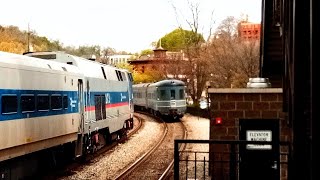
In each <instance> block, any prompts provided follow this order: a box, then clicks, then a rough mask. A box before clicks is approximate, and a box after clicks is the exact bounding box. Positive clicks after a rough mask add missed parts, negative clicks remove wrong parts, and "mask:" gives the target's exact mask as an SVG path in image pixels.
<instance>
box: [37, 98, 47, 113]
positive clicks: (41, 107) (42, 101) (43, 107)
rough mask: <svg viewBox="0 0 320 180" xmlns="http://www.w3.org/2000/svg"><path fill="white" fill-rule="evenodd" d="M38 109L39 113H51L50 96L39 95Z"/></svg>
mask: <svg viewBox="0 0 320 180" xmlns="http://www.w3.org/2000/svg"><path fill="white" fill-rule="evenodd" d="M37 109H38V111H49V95H38V97H37Z"/></svg>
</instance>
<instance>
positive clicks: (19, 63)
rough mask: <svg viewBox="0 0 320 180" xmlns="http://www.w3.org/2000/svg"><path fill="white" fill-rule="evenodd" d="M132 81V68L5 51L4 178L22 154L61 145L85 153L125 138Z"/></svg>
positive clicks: (1, 99) (1, 108) (0, 144)
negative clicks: (130, 71)
mask: <svg viewBox="0 0 320 180" xmlns="http://www.w3.org/2000/svg"><path fill="white" fill-rule="evenodd" d="M28 56H30V57H28ZM35 57H37V58H35ZM40 58H42V59H40ZM45 59H46V60H45ZM132 80H133V79H132V75H131V74H130V73H129V72H128V71H127V70H124V69H119V68H116V67H113V66H108V65H105V64H102V63H99V62H95V61H91V60H87V59H84V58H80V57H76V56H72V55H69V54H65V53H62V52H38V53H28V54H26V55H18V54H12V53H6V52H0V174H1V176H3V177H4V178H5V179H7V174H6V172H5V171H8V172H11V173H8V174H12V172H14V171H13V170H14V169H17V170H18V169H19V168H18V167H17V166H13V167H10V166H12V164H13V163H12V162H8V161H11V160H12V161H13V160H14V159H16V158H19V157H21V156H23V155H29V154H31V153H34V152H37V151H41V150H48V149H54V148H57V147H61V148H59V152H60V150H64V151H67V152H66V153H68V154H70V155H72V156H83V155H84V154H87V153H89V152H94V151H95V150H97V149H99V148H101V147H102V146H103V145H105V144H106V143H107V142H108V141H111V140H116V139H119V137H121V136H126V132H127V130H128V129H131V128H132V124H133V123H132V120H133V94H132ZM32 162H33V161H32ZM7 165H8V166H7ZM17 165H20V163H17ZM21 166H23V168H25V167H26V166H27V165H22V163H21ZM10 168H12V169H10ZM32 169H34V168H32ZM20 172H21V173H22V171H19V173H20ZM23 173H32V172H31V171H30V172H27V171H24V172H23ZM12 176H14V177H11V178H13V179H19V178H21V177H23V176H19V175H18V173H17V174H14V175H12Z"/></svg>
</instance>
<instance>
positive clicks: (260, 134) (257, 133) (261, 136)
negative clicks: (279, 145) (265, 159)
mask: <svg viewBox="0 0 320 180" xmlns="http://www.w3.org/2000/svg"><path fill="white" fill-rule="evenodd" d="M246 139H247V141H268V142H271V141H272V131H270V130H247V132H246ZM247 149H251V150H266V149H267V150H268V149H272V146H271V145H268V144H267V145H263V144H248V145H247Z"/></svg>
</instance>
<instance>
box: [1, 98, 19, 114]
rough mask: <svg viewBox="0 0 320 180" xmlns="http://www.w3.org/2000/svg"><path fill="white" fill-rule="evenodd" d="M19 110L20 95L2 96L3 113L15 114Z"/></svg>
mask: <svg viewBox="0 0 320 180" xmlns="http://www.w3.org/2000/svg"><path fill="white" fill-rule="evenodd" d="M17 112H18V97H17V96H16V95H3V96H2V97H1V113H2V114H13V113H17Z"/></svg>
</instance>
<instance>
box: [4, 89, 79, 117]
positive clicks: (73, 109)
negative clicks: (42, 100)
mask: <svg viewBox="0 0 320 180" xmlns="http://www.w3.org/2000/svg"><path fill="white" fill-rule="evenodd" d="M56 94H57V95H61V96H62V97H63V96H67V97H68V103H67V104H68V107H67V108H65V107H62V108H61V109H57V110H52V109H51V107H50V108H49V110H48V111H46V110H43V111H39V110H37V106H36V105H35V111H32V112H22V111H21V110H22V109H21V108H22V107H21V106H22V105H21V95H34V96H35V102H36V101H37V96H38V95H49V96H51V95H56ZM8 95H9V96H10V95H13V96H15V95H16V96H17V102H18V104H17V112H12V113H3V112H2V111H3V107H2V104H3V103H2V99H3V97H4V96H8ZM62 104H63V102H62ZM77 112H79V107H78V92H77V91H47V90H15V89H0V121H5V120H14V119H23V118H32V117H42V116H52V115H59V114H68V113H77Z"/></svg>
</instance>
